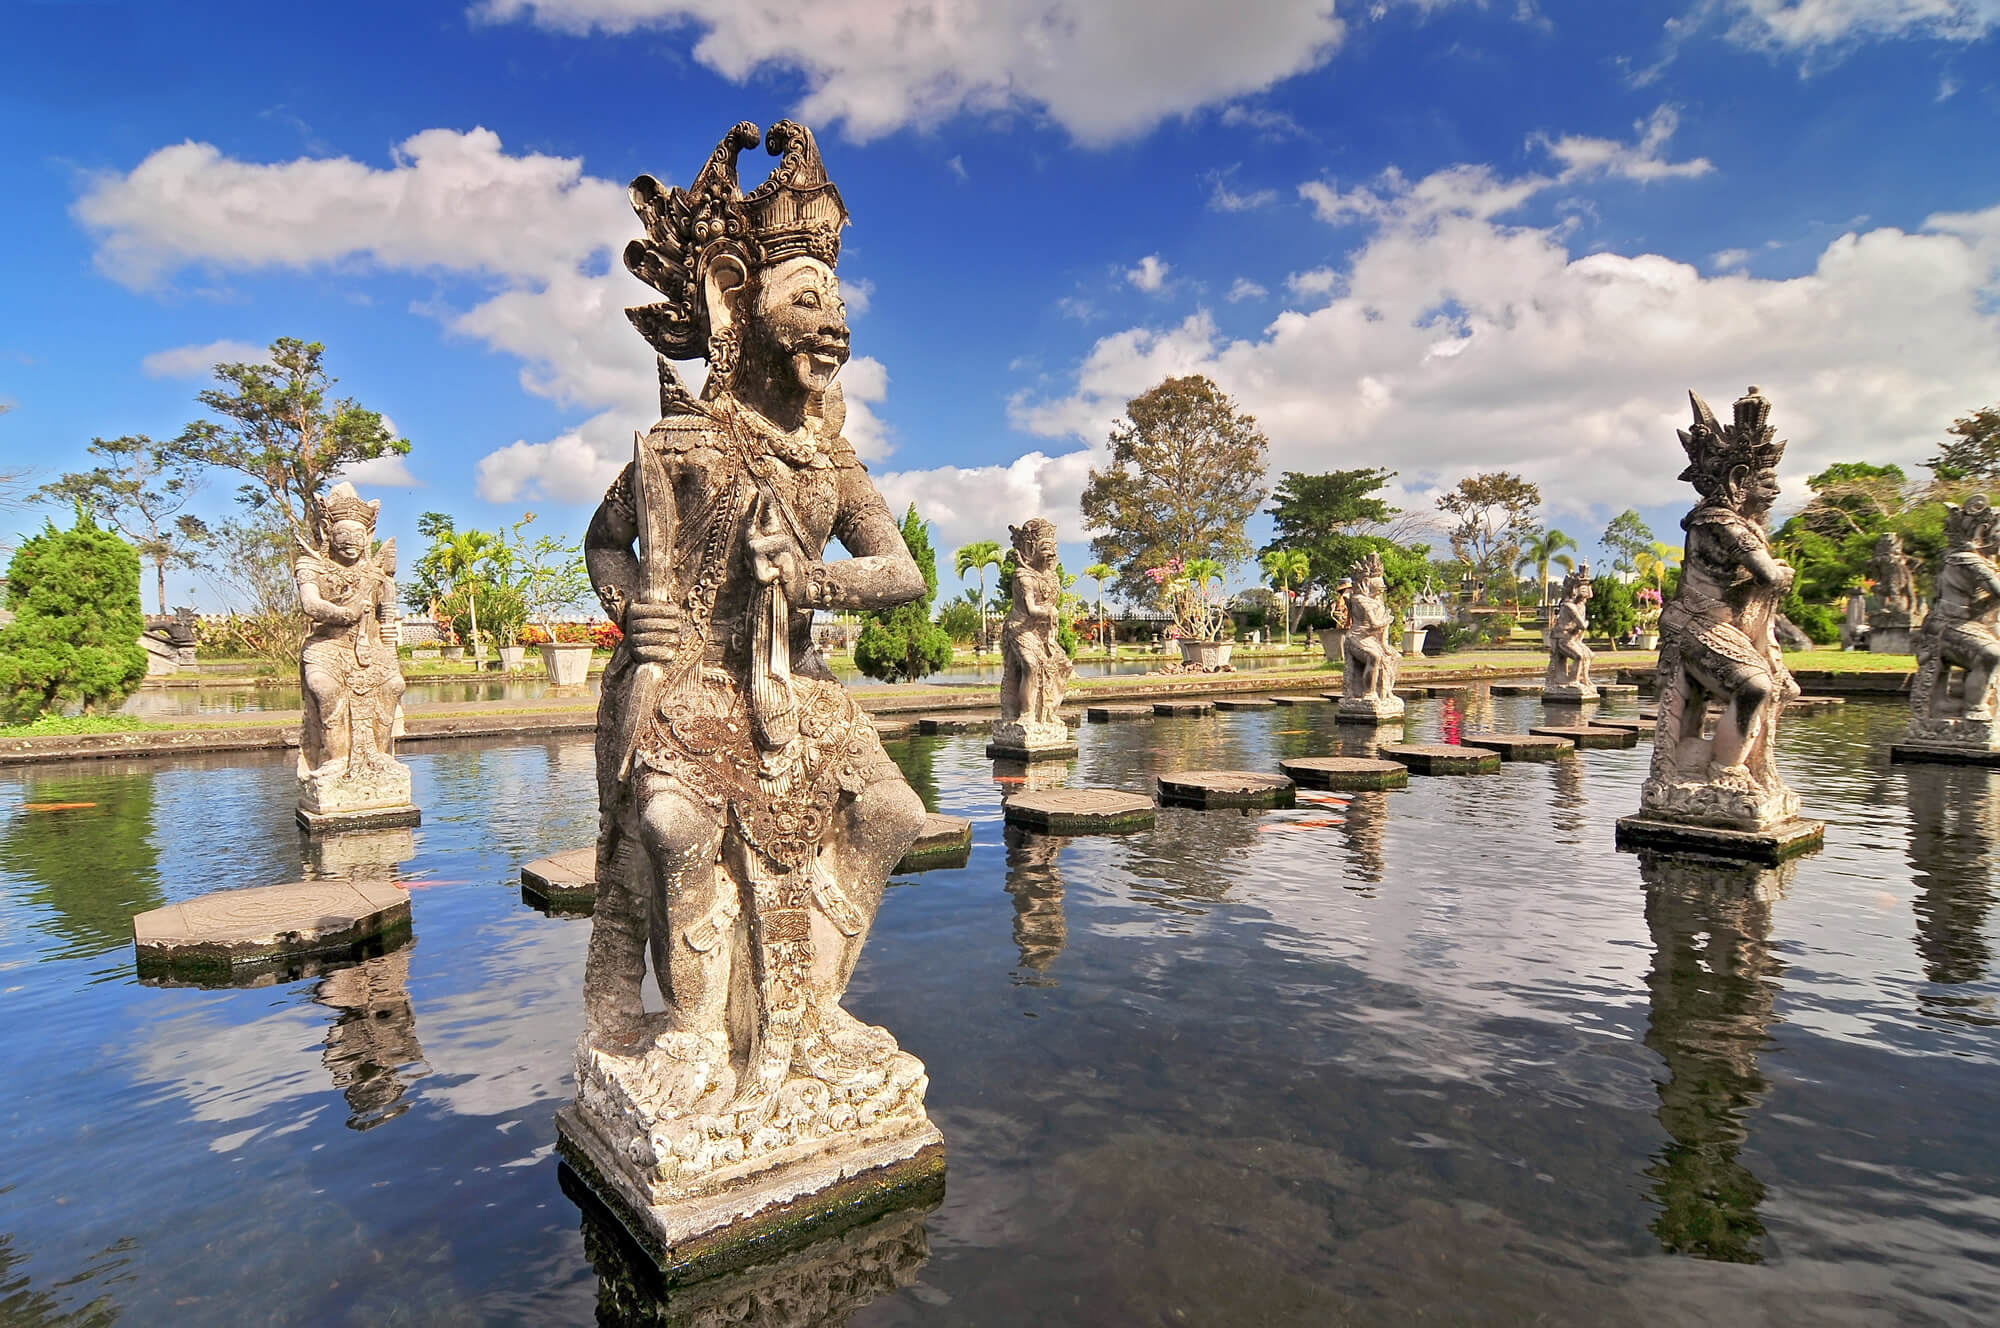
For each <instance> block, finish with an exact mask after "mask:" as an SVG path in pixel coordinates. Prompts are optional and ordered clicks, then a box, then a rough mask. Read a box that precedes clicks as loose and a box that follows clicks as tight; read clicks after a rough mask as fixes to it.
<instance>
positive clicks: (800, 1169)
mask: <svg viewBox="0 0 2000 1328" xmlns="http://www.w3.org/2000/svg"><path fill="white" fill-rule="evenodd" d="M654 1018H655V1019H656V1020H658V1019H660V1018H661V1017H660V1016H655V1017H654ZM874 1031H875V1032H876V1034H878V1035H879V1036H880V1037H882V1038H887V1037H888V1034H887V1033H884V1032H882V1030H880V1029H877V1030H874ZM636 1045H638V1046H640V1047H644V1048H646V1050H644V1051H639V1052H635V1053H634V1054H629V1055H628V1054H620V1053H618V1052H615V1051H611V1050H607V1049H605V1048H603V1047H599V1046H593V1045H592V1044H591V1041H590V1039H589V1038H588V1036H586V1037H585V1038H584V1039H582V1040H581V1041H579V1043H578V1044H577V1053H576V1070H577V1075H576V1077H577V1100H576V1101H575V1102H574V1103H572V1104H570V1105H568V1106H566V1107H564V1108H562V1109H561V1110H560V1111H559V1112H558V1113H557V1116H556V1123H557V1127H558V1129H559V1131H560V1133H561V1137H562V1146H563V1148H564V1151H565V1154H566V1155H567V1156H572V1160H575V1158H578V1157H580V1158H581V1159H584V1160H585V1161H587V1162H588V1168H587V1169H585V1168H581V1167H580V1168H579V1170H583V1171H584V1174H585V1176H586V1178H587V1179H589V1180H590V1181H591V1182H592V1188H593V1189H594V1190H597V1191H599V1193H600V1197H602V1198H604V1199H605V1201H606V1202H607V1203H609V1204H611V1205H612V1206H613V1207H615V1208H618V1209H619V1210H620V1211H622V1212H624V1213H625V1214H627V1215H628V1216H629V1217H630V1218H631V1219H632V1220H634V1221H636V1222H637V1223H638V1224H639V1227H640V1229H639V1230H635V1231H634V1232H633V1234H634V1235H635V1236H636V1237H638V1238H639V1239H640V1241H641V1242H642V1243H643V1244H645V1245H647V1247H648V1248H649V1249H651V1250H653V1252H654V1253H655V1255H656V1256H658V1255H659V1254H661V1253H662V1252H667V1253H669V1254H671V1252H672V1251H675V1250H677V1249H679V1248H680V1247H682V1246H684V1245H686V1244H687V1243H688V1242H690V1241H693V1240H695V1239H696V1238H699V1237H704V1236H707V1235H708V1234H709V1233H713V1232H717V1231H720V1230H723V1229H725V1228H729V1227H731V1226H733V1225H735V1224H737V1223H741V1222H746V1221H753V1220H763V1221H768V1220H770V1219H771V1218H772V1217H773V1215H774V1214H773V1210H777V1209H780V1208H783V1207H785V1206H786V1205H792V1204H804V1205H805V1206H806V1207H807V1208H812V1207H813V1205H814V1204H815V1203H816V1202H823V1203H825V1204H826V1205H828V1207H829V1211H831V1210H832V1209H833V1208H837V1207H838V1206H840V1205H839V1201H838V1200H837V1197H836V1196H835V1195H833V1194H829V1193H824V1192H826V1191H829V1190H830V1188H831V1187H835V1186H840V1185H843V1184H844V1183H846V1182H849V1181H853V1180H856V1179H858V1178H863V1177H866V1176H868V1175H869V1174H870V1173H873V1172H878V1171H882V1170H883V1169H885V1168H897V1167H899V1166H901V1165H902V1164H906V1163H910V1162H912V1161H914V1160H916V1159H918V1158H919V1157H920V1155H924V1154H925V1153H926V1152H927V1150H929V1151H930V1152H931V1153H932V1154H933V1155H934V1161H935V1165H936V1167H937V1168H939V1169H941V1168H942V1167H943V1162H944V1155H943V1149H944V1136H943V1135H942V1134H940V1133H939V1132H938V1129H937V1127H936V1126H935V1125H933V1124H931V1122H930V1118H929V1117H928V1116H926V1115H925V1114H924V1090H925V1088H926V1086H927V1085H928V1082H929V1080H928V1077H927V1076H926V1075H925V1073H924V1066H923V1062H921V1061H919V1060H918V1059H917V1058H916V1057H914V1056H912V1055H910V1054H909V1053H908V1052H906V1051H902V1050H895V1051H892V1052H890V1053H889V1054H888V1055H887V1056H886V1057H885V1058H884V1059H883V1060H882V1061H881V1062H880V1063H879V1064H877V1065H875V1066H873V1067H871V1068H868V1069H865V1070H862V1071H860V1072H857V1073H853V1074H850V1075H847V1076H845V1078H844V1080H843V1081H841V1082H829V1081H828V1080H825V1079H819V1078H815V1077H812V1076H809V1075H806V1074H803V1073H800V1072H798V1071H797V1070H794V1071H792V1072H791V1074H790V1076H789V1077H788V1078H787V1079H786V1081H785V1083H784V1084H783V1085H782V1086H780V1087H779V1088H778V1089H777V1090H776V1091H775V1092H773V1093H771V1094H770V1095H768V1096H767V1097H765V1098H763V1099H762V1101H761V1102H759V1103H757V1104H756V1105H744V1104H743V1102H742V1100H741V1099H734V1100H733V1101H734V1102H735V1105H734V1106H732V1105H728V1103H729V1102H730V1101H731V1099H728V1098H726V1097H725V1099H724V1103H723V1104H716V1103H715V1102H713V1101H710V1102H698V1103H697V1104H696V1105H695V1107H694V1108H693V1109H691V1110H689V1111H686V1112H677V1111H674V1110H672V1109H671V1108H670V1107H669V1106H668V1105H667V1104H666V1103H664V1102H662V1101H661V1100H660V1095H661V1094H662V1093H663V1092H665V1091H666V1087H667V1086H668V1085H669V1084H671V1083H673V1082H675V1081H676V1080H677V1079H678V1078H679V1076H678V1075H677V1074H676V1073H675V1072H674V1071H675V1070H678V1069H684V1068H685V1063H684V1062H681V1063H676V1064H675V1065H672V1066H669V1067H667V1068H665V1069H663V1068H662V1066H661V1065H660V1064H658V1063H656V1062H658V1061H659V1060H660V1058H661V1057H662V1055H663V1053H661V1052H658V1051H655V1050H653V1049H652V1045H653V1044H652V1040H651V1039H647V1040H645V1041H642V1042H639V1043H637V1044H636ZM714 1096H722V1095H714ZM926 1165H929V1164H928V1163H927V1164H926ZM607 1191H608V1192H607ZM804 1220H807V1215H806V1214H805V1213H803V1212H795V1213H793V1214H791V1216H789V1217H788V1218H787V1221H788V1222H797V1221H804ZM666 1265H667V1261H666V1260H662V1266H666Z"/></svg>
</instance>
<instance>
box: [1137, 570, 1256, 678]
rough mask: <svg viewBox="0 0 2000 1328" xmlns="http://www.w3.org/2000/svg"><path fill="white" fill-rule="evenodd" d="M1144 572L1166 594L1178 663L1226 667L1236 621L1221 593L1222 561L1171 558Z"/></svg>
mask: <svg viewBox="0 0 2000 1328" xmlns="http://www.w3.org/2000/svg"><path fill="white" fill-rule="evenodd" d="M1146 575H1147V576H1149V577H1151V578H1152V580H1153V584H1154V585H1156V586H1159V587H1160V589H1161V590H1162V591H1164V592H1165V594H1166V599H1167V611H1168V612H1169V613H1171V614H1172V615H1173V620H1174V626H1173V631H1172V633H1171V635H1172V637H1173V638H1174V639H1175V640H1177V641H1178V642H1179V645H1180V652H1181V662H1182V663H1184V664H1187V665H1189V666H1190V667H1193V668H1199V669H1205V670H1207V669H1221V668H1226V667H1228V665H1229V656H1230V654H1231V652H1233V651H1234V650H1235V648H1236V642H1235V640H1234V636H1235V630H1234V629H1235V624H1234V623H1233V622H1232V621H1231V619H1230V616H1229V609H1228V606H1227V604H1226V602H1225V597H1224V595H1223V593H1222V564H1221V563H1218V562H1216V561H1215V560H1214V559H1213V558H1189V559H1185V560H1184V559H1180V558H1174V559H1171V560H1169V561H1168V562H1166V563H1163V564H1162V565H1160V566H1158V567H1148V568H1147V569H1146ZM1225 628H1227V629H1229V630H1228V631H1227V632H1225V630H1224V629H1225Z"/></svg>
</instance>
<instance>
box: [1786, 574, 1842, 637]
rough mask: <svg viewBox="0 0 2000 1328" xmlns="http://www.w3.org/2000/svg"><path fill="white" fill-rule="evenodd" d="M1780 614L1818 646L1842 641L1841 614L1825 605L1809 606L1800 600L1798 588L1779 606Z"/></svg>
mask: <svg viewBox="0 0 2000 1328" xmlns="http://www.w3.org/2000/svg"><path fill="white" fill-rule="evenodd" d="M1778 608H1779V612H1781V613H1783V614H1784V615H1785V616H1786V617H1787V618H1790V619H1791V620H1792V625H1793V626H1794V627H1797V628H1798V629H1799V630H1800V631H1801V632H1804V633H1805V634H1806V635H1807V636H1809V637H1811V638H1812V642H1813V644H1814V645H1816V646H1825V645H1834V644H1836V643H1838V642H1839V640H1840V614H1839V613H1837V612H1836V611H1834V610H1833V609H1830V608H1828V607H1827V606H1826V605H1824V604H1809V603H1807V602H1806V601H1805V600H1804V599H1802V598H1800V596H1799V592H1798V590H1797V588H1796V587H1795V588H1793V589H1792V591H1791V592H1790V593H1788V594H1787V595H1786V596H1785V600H1784V603H1783V604H1781V605H1779V606H1778Z"/></svg>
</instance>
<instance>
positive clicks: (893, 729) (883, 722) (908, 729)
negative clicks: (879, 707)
mask: <svg viewBox="0 0 2000 1328" xmlns="http://www.w3.org/2000/svg"><path fill="white" fill-rule="evenodd" d="M870 719H872V720H873V722H874V724H875V732H876V733H878V734H879V735H881V736H882V737H884V738H901V737H905V736H907V735H909V734H912V733H915V732H916V731H917V721H916V720H914V719H898V718H895V717H893V716H890V715H882V716H879V717H877V716H870Z"/></svg>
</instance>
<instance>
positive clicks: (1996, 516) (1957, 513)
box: [1944, 493, 2000, 552]
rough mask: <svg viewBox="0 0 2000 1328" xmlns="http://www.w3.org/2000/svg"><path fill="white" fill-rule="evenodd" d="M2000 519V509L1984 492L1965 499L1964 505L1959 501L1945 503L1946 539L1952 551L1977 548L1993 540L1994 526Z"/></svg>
mask: <svg viewBox="0 0 2000 1328" xmlns="http://www.w3.org/2000/svg"><path fill="white" fill-rule="evenodd" d="M1996 521H2000V509H1996V508H1995V507H1994V506H1993V504H1992V501H1991V500H1990V499H1988V498H1987V496H1986V495H1985V494H1983V493H1975V494H1973V495H1972V496H1971V497H1970V498H1968V499H1966V500H1965V505H1964V506H1963V507H1961V506H1959V505H1958V504H1957V503H1946V504H1945V505H1944V534H1945V540H1946V543H1947V544H1948V546H1949V547H1950V548H1951V549H1952V551H1954V552H1956V551H1958V550H1960V549H1976V548H1979V547H1981V546H1983V545H1986V544H1990V543H1992V542H1993V533H1994V531H1993V528H1994V524H1995V522H1996Z"/></svg>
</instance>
